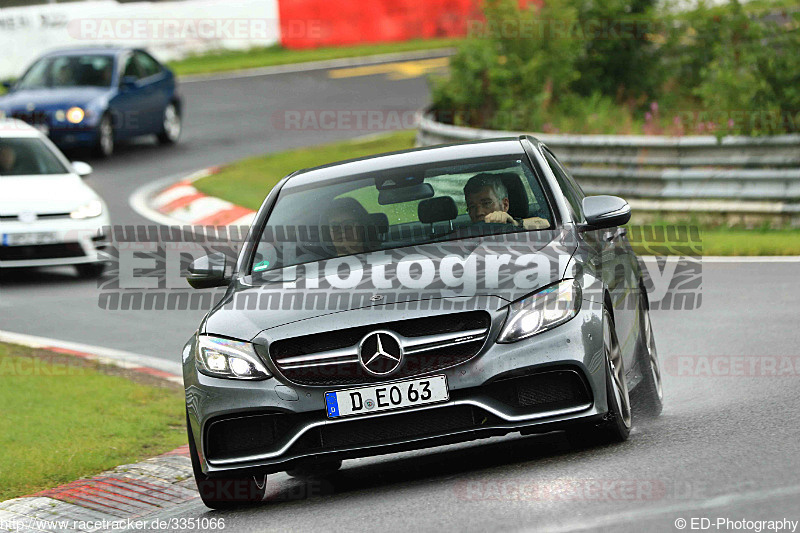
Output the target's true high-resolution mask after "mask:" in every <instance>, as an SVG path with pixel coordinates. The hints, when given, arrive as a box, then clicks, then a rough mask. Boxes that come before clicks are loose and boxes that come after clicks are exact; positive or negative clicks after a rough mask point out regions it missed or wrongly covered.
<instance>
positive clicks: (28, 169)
mask: <svg viewBox="0 0 800 533" xmlns="http://www.w3.org/2000/svg"><path fill="white" fill-rule="evenodd" d="M68 172H69V171H68V170H67V169H66V168H65V167H64V165H63V164H62V163H61V161H60V160H59V159H58V157H56V155H55V154H54V153H53V152H52V151H51V150H50V149H49V148H48V147H47V145H45V144H44V143H43V142H42V140H41V139H37V138H35V137H31V138H17V139H4V138H2V137H0V176H25V175H38V174H67V173H68Z"/></svg>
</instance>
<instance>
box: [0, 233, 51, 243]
mask: <svg viewBox="0 0 800 533" xmlns="http://www.w3.org/2000/svg"><path fill="white" fill-rule="evenodd" d="M54 242H58V238H57V237H56V234H55V233H52V232H44V231H40V232H35V233H5V234H3V235H2V238H0V243H2V245H3V246H30V245H36V244H53V243H54Z"/></svg>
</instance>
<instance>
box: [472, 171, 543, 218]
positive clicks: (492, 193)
mask: <svg viewBox="0 0 800 533" xmlns="http://www.w3.org/2000/svg"><path fill="white" fill-rule="evenodd" d="M464 199H465V200H466V202H467V213H468V214H469V218H470V220H472V223H473V224H475V223H477V222H485V223H487V224H511V225H512V226H514V227H516V228H524V229H543V228H547V227H549V226H550V223H549V222H548V221H547V220H545V219H543V218H539V217H531V218H526V219H522V218H514V217H512V216H511V215H510V214H509V213H508V208H509V205H510V204H509V201H508V189H507V188H506V186H505V185H504V184H503V180H502V179H500V177H498V176H495V175H494V174H488V173H481V174H475V175H474V176H472V177H471V178H470V179H469V180H468V181H467V184H466V185H465V186H464Z"/></svg>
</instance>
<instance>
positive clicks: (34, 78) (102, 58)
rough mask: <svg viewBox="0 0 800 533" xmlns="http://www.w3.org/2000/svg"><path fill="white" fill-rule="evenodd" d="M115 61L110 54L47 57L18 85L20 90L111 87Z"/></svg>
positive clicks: (34, 65)
mask: <svg viewBox="0 0 800 533" xmlns="http://www.w3.org/2000/svg"><path fill="white" fill-rule="evenodd" d="M113 74H114V58H113V57H112V56H107V55H83V56H56V57H44V58H42V59H40V60H39V61H37V62H36V63H34V64H33V66H31V68H29V69H28V71H27V72H26V73H25V75H24V76H23V77H22V78H21V79H20V80H19V81H18V82H17V85H16V88H17V89H35V88H42V87H110V86H111V79H112V77H113Z"/></svg>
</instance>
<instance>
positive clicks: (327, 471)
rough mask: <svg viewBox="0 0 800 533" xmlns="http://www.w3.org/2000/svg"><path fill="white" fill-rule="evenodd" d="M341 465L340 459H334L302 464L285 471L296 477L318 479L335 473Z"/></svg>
mask: <svg viewBox="0 0 800 533" xmlns="http://www.w3.org/2000/svg"><path fill="white" fill-rule="evenodd" d="M341 467H342V461H341V460H340V459H334V460H327V461H320V462H317V463H309V464H304V465H302V466H300V467H298V468H293V469H291V470H287V471H286V473H287V474H289V475H290V476H292V477H294V478H297V479H319V478H325V477H330V476H332V475H334V474H336V472H338V471H339V469H340V468H341Z"/></svg>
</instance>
